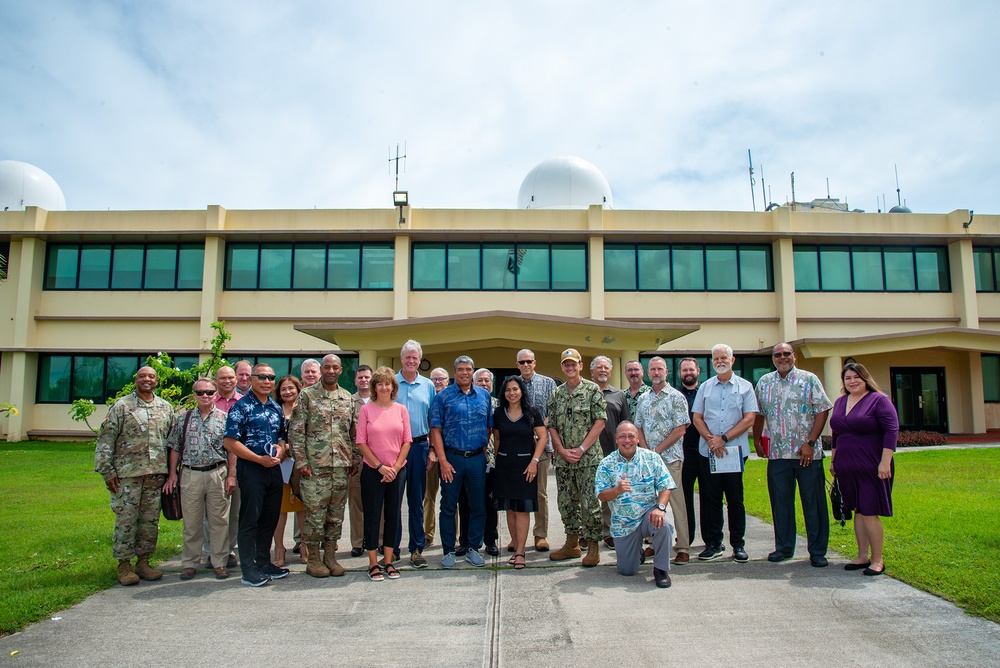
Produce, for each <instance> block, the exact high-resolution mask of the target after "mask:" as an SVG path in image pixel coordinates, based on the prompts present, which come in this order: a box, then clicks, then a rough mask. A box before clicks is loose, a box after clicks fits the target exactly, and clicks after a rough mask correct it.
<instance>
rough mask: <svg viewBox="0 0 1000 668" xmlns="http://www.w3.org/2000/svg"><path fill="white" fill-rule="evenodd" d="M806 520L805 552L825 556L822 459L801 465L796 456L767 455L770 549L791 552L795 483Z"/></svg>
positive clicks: (827, 532) (826, 514) (827, 518)
mask: <svg viewBox="0 0 1000 668" xmlns="http://www.w3.org/2000/svg"><path fill="white" fill-rule="evenodd" d="M796 482H797V483H798V487H799V499H801V501H802V516H803V518H804V519H805V521H806V537H807V538H808V540H809V543H808V545H809V556H811V557H824V556H826V548H827V544H828V543H829V542H830V511H829V510H827V507H826V476H825V474H824V473H823V460H822V459H814V460H813V462H812V464H810V465H809V466H802V464H800V463H799V460H798V459H771V460H769V461H768V462H767V491H768V496H770V498H771V518H772V519H773V520H774V549H775V550H777V551H779V552H784V553H785V554H787V555H789V556H791V555H793V554H794V553H795V538H796V534H795V483H796Z"/></svg>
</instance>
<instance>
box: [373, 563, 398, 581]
mask: <svg viewBox="0 0 1000 668" xmlns="http://www.w3.org/2000/svg"><path fill="white" fill-rule="evenodd" d="M396 577H399V576H398V575H397V576H396ZM368 579H369V580H371V581H372V582H381V581H382V580H384V579H385V578H384V577H383V576H382V567H381V566H379V565H378V564H375V565H374V566H372V567H371V568H369V569H368Z"/></svg>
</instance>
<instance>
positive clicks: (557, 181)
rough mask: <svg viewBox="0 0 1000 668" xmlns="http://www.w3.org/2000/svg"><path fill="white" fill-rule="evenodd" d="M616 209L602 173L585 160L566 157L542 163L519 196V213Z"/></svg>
mask: <svg viewBox="0 0 1000 668" xmlns="http://www.w3.org/2000/svg"><path fill="white" fill-rule="evenodd" d="M591 204H600V205H601V206H603V207H604V208H605V209H610V208H612V203H611V186H610V185H608V180H607V179H606V178H604V174H601V170H599V169H598V168H597V167H595V166H594V165H593V164H591V163H589V162H587V161H586V160H584V159H583V158H577V157H576V156H572V155H564V156H560V157H558V158H552V159H551V160H546V161H545V162H542V163H539V164H538V165H536V166H535V168H534V169H532V170H531V171H530V172H528V175H527V176H525V177H524V181H522V182H521V189H520V190H519V191H518V192H517V208H519V209H586V208H587V207H589V206H590V205H591Z"/></svg>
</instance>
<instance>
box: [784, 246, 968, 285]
mask: <svg viewBox="0 0 1000 668" xmlns="http://www.w3.org/2000/svg"><path fill="white" fill-rule="evenodd" d="M793 258H794V262H795V289H796V290H797V291H799V292H815V291H840V292H851V291H864V292H949V291H950V290H951V281H950V279H949V274H948V271H949V270H948V254H947V248H944V247H934V246H923V247H921V246H916V247H914V246H806V245H802V246H795V249H794V255H793ZM977 269H978V265H977ZM977 285H978V274H977Z"/></svg>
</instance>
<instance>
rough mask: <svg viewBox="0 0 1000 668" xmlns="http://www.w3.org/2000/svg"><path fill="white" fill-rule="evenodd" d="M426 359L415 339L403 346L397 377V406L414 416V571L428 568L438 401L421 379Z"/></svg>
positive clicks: (410, 506)
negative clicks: (431, 452)
mask: <svg viewBox="0 0 1000 668" xmlns="http://www.w3.org/2000/svg"><path fill="white" fill-rule="evenodd" d="M423 356H424V351H423V348H421V347H420V344H419V343H418V342H416V341H414V340H413V339H410V340H409V341H407V342H406V343H404V344H403V348H402V349H401V350H400V351H399V363H400V366H401V367H402V369H401V370H400V372H399V373H397V374H396V380H397V381H399V394H397V395H396V402H397V403H400V404H403V405H404V406H405V407H406V411H407V412H408V413H409V414H410V433H411V434H412V435H413V443H412V444H411V445H410V451H409V452H408V453H407V454H406V468H405V469H404V471H405V473H404V475H405V480H404V481H403V486H404V488H405V489H406V509H407V512H408V514H409V536H410V539H409V545H408V547H409V548H410V565H411V566H413V567H414V568H427V560H426V559H425V558H424V555H423V551H424V489H425V487H426V486H427V452H428V449H429V445H428V442H427V435H428V433H429V432H430V427H429V426H428V422H427V418H428V414H429V412H430V407H431V399H433V398H434V383H432V382H431V381H430V380H429V379H427V378H424V377H423V376H421V375H420V374H419V373H418V371H419V369H420V360H421V359H422V358H423ZM396 526H397V527H399V528H398V530H397V532H396V542H395V551H396V557H397V558H398V557H399V546H400V543H401V542H402V540H403V522H402V510H400V521H399V522H398V523H397V524H396Z"/></svg>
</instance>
